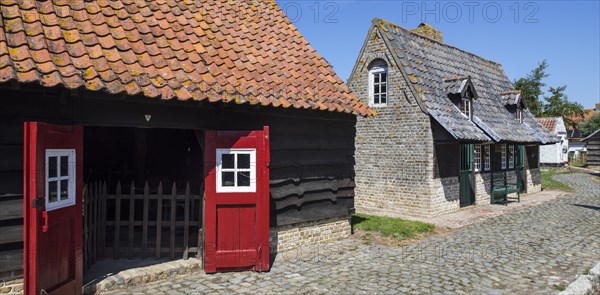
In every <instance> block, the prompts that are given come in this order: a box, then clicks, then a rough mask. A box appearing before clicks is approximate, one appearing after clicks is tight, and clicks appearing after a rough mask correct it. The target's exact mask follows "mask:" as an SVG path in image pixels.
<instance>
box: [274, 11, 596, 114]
mask: <svg viewBox="0 0 600 295" xmlns="http://www.w3.org/2000/svg"><path fill="white" fill-rule="evenodd" d="M277 2H278V3H279V5H280V7H281V8H282V9H283V10H284V12H286V14H287V15H288V17H289V18H290V19H291V20H292V21H293V22H294V24H295V25H296V27H297V28H298V29H299V30H300V32H301V33H302V34H303V35H304V37H305V38H306V39H307V40H308V42H310V43H311V45H312V46H314V47H315V49H316V50H317V51H318V52H319V53H320V54H321V55H322V56H323V57H324V58H325V59H327V60H328V61H329V63H331V64H332V65H333V66H334V69H335V71H336V72H337V73H338V74H339V75H340V77H341V78H342V79H343V80H346V79H347V78H348V76H349V75H350V72H351V71H352V66H353V65H354V63H355V61H356V58H357V56H358V53H359V51H360V48H361V46H362V44H363V42H364V39H365V37H366V34H367V31H368V29H369V27H370V25H371V20H372V19H373V18H375V17H379V18H382V19H385V20H388V21H391V22H393V23H395V24H398V25H400V26H403V27H405V28H409V29H411V28H415V27H417V26H418V25H419V23H421V22H427V23H429V24H431V25H433V26H434V27H435V28H436V29H438V30H440V31H441V32H442V33H443V35H444V42H445V43H447V44H450V45H453V46H456V47H458V48H460V49H463V50H466V51H469V52H472V53H475V54H477V55H479V56H482V57H484V58H487V59H491V60H493V61H496V62H498V63H501V64H502V65H503V67H504V71H505V72H506V74H507V75H508V77H509V78H510V79H511V80H514V79H517V78H519V77H522V76H524V75H526V74H527V73H529V72H530V71H531V70H532V69H533V68H535V67H536V66H537V64H538V63H539V62H540V61H542V60H543V59H546V60H547V61H548V63H549V65H550V66H549V68H548V70H547V72H548V73H549V74H550V77H548V78H547V79H546V83H547V84H548V85H549V86H561V85H567V90H566V94H567V96H568V98H569V100H571V101H576V102H579V103H581V104H582V105H583V106H584V107H585V108H593V107H594V104H595V103H600V4H599V3H600V1H598V0H590V1H481V2H480V1H366V0H363V1H277Z"/></svg>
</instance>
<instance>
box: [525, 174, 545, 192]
mask: <svg viewBox="0 0 600 295" xmlns="http://www.w3.org/2000/svg"><path fill="white" fill-rule="evenodd" d="M525 177H526V180H527V182H526V183H527V193H528V194H532V193H537V192H540V191H542V176H541V174H540V169H539V168H535V169H525Z"/></svg>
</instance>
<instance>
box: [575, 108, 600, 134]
mask: <svg viewBox="0 0 600 295" xmlns="http://www.w3.org/2000/svg"><path fill="white" fill-rule="evenodd" d="M577 128H578V129H579V131H581V135H583V136H588V135H590V134H592V133H594V131H596V130H598V129H600V113H595V114H594V115H592V116H591V117H590V118H589V119H588V120H587V121H586V122H583V123H581V124H579V126H578V127H577Z"/></svg>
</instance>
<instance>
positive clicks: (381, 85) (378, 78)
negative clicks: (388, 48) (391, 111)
mask: <svg viewBox="0 0 600 295" xmlns="http://www.w3.org/2000/svg"><path fill="white" fill-rule="evenodd" d="M387 84H388V68H387V63H386V62H385V61H384V60H381V59H378V60H375V61H373V62H372V63H371V66H370V67H369V106H372V107H380V106H386V105H387V100H388V91H387V89H388V87H387V86H388V85H387Z"/></svg>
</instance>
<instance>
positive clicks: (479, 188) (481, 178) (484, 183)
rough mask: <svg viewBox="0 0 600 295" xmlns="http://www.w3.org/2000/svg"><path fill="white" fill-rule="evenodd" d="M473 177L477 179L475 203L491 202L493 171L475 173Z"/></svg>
mask: <svg viewBox="0 0 600 295" xmlns="http://www.w3.org/2000/svg"><path fill="white" fill-rule="evenodd" d="M473 178H474V179H475V205H485V204H489V203H490V189H491V187H492V184H491V182H492V173H490V172H482V173H474V174H473Z"/></svg>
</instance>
